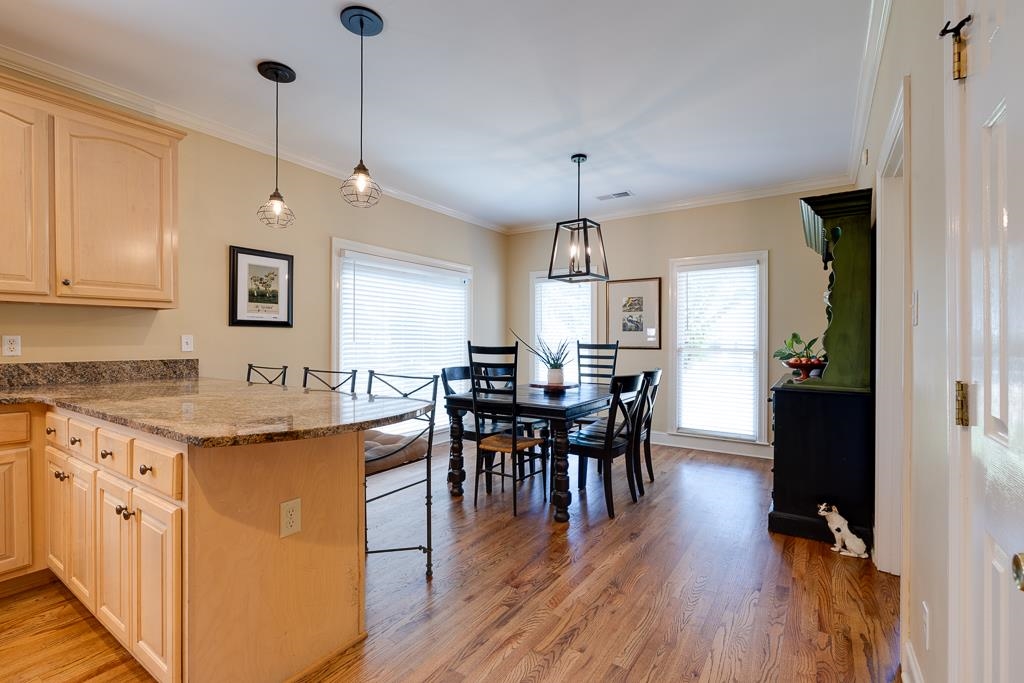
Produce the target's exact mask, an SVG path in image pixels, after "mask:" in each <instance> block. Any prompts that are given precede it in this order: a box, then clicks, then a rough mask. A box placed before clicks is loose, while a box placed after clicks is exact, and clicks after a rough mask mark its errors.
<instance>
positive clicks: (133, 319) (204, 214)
mask: <svg viewBox="0 0 1024 683" xmlns="http://www.w3.org/2000/svg"><path fill="white" fill-rule="evenodd" d="M180 164H181V166H180V172H179V183H180V184H179V201H178V205H179V209H180V212H179V221H178V223H179V227H180V252H179V256H180V258H179V262H180V267H179V282H180V284H179V307H178V308H177V309H176V310H168V311H149V310H133V309H115V308H98V307H92V306H64V305H42V304H11V303H0V332H2V333H3V334H20V335H21V338H22V350H23V355H22V356H21V357H20V358H17V359H8V358H4V359H3V360H4V361H18V362H36V361H64V360H111V359H139V358H177V357H187V356H189V355H190V354H183V353H181V351H180V350H179V348H180V340H179V335H181V334H193V335H195V341H196V352H195V354H194V355H195V356H196V357H198V358H199V360H200V372H201V374H203V375H205V376H209V377H228V378H241V377H243V376H244V372H245V364H246V363H247V362H250V361H254V362H260V363H263V364H269V365H279V364H287V365H289V366H290V367H292V368H293V369H294V370H293V372H295V375H290V376H289V384H295V383H298V382H300V381H301V378H300V376H299V374H298V373H299V372H301V370H300V369H301V367H302V366H303V365H311V366H320V367H330V362H331V348H330V346H331V333H330V321H331V282H330V277H331V257H330V238H331V237H335V236H336V237H343V238H346V239H350V240H356V241H359V242H366V243H369V244H375V245H379V246H383V247H388V248H392V249H399V250H403V251H409V252H413V253H417V254H421V255H425V256H431V257H435V258H441V259H445V260H448V261H456V262H459V263H464V264H468V265H471V266H473V272H474V280H473V309H474V310H473V334H474V337H475V338H479V339H482V340H488V341H492V342H493V341H498V340H501V339H503V338H504V329H505V311H504V294H503V292H502V288H503V283H504V281H505V273H504V268H505V261H504V250H505V246H504V245H505V241H506V239H507V238H506V237H505V236H503V235H500V234H498V233H496V232H493V231H490V230H486V229H484V228H480V227H477V226H473V225H470V224H468V223H464V222H462V221H459V220H455V219H453V218H449V217H447V216H444V215H441V214H438V213H436V212H433V211H429V210H426V209H423V208H420V207H417V206H414V205H412V204H408V203H405V202H402V201H399V200H397V199H394V198H390V197H387V196H385V197H384V199H382V200H381V202H380V204H378V205H377V206H376V207H374V208H372V209H356V208H353V207H350V206H348V205H347V204H346V203H345V202H344V200H343V199H342V198H341V196H340V195H339V193H338V185H339V181H338V180H337V179H335V178H331V177H329V176H326V175H324V174H321V173H317V172H314V171H310V170H308V169H304V168H300V167H298V166H295V165H293V164H287V163H285V164H282V167H281V190H282V192H283V193H284V195H285V197H286V199H287V202H288V205H289V206H290V207H291V208H292V209H293V210H294V211H295V213H296V221H295V224H294V225H293V226H292V227H291V228H289V229H287V230H273V229H270V228H266V227H264V226H262V225H260V224H259V223H258V222H257V220H256V209H257V208H259V206H260V205H261V204H262V203H263V202H265V201H266V199H267V195H268V194H269V193H270V191H271V190H272V189H273V186H272V183H273V178H274V176H273V158H272V157H268V156H267V155H265V154H261V153H258V152H254V151H251V150H248V149H245V148H243V147H240V146H238V145H234V144H231V143H228V142H224V141H222V140H219V139H217V138H213V137H210V136H207V135H202V134H199V133H191V134H189V136H188V137H186V138H185V140H183V141H182V143H181V147H180ZM229 245H239V246H244V247H250V248H255V249H265V250H268V251H276V252H284V253H288V254H293V255H294V257H295V314H294V319H295V326H294V327H293V328H290V329H288V328H280V329H279V328H255V327H228V324H227V308H228V293H227V281H228V246H229ZM293 376H294V377H295V379H292V377H293Z"/></svg>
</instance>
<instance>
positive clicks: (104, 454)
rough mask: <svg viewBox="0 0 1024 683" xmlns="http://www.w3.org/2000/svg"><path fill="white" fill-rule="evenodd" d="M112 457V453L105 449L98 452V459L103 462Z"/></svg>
mask: <svg viewBox="0 0 1024 683" xmlns="http://www.w3.org/2000/svg"><path fill="white" fill-rule="evenodd" d="M112 455H114V451H108V450H107V449H105V448H104V449H103V450H101V451H100V457H101V458H103V459H104V460H106V459H107V458H109V457H111V456H112Z"/></svg>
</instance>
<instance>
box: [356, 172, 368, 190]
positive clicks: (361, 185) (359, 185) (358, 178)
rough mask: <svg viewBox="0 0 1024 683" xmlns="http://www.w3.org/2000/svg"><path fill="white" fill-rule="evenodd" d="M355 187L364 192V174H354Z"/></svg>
mask: <svg viewBox="0 0 1024 683" xmlns="http://www.w3.org/2000/svg"><path fill="white" fill-rule="evenodd" d="M356 189H357V190H359V191H360V192H366V174H365V173H360V174H358V175H356Z"/></svg>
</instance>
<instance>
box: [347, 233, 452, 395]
mask: <svg viewBox="0 0 1024 683" xmlns="http://www.w3.org/2000/svg"><path fill="white" fill-rule="evenodd" d="M340 278H341V282H340V288H339V289H340V292H339V294H340V296H339V306H340V310H339V332H338V348H337V350H336V352H337V354H338V368H339V369H342V370H352V369H358V370H359V371H360V376H359V377H358V381H359V384H360V389H359V390H360V391H364V390H365V386H366V385H365V381H366V375H365V374H364V373H365V372H366V371H367V370H376V371H378V372H385V373H393V374H410V375H434V374H440V373H441V368H443V367H446V366H450V365H465V364H466V340H467V339H469V285H470V280H469V275H468V273H467V272H458V271H454V270H449V269H446V268H438V267H433V266H428V265H421V264H418V263H411V262H407V261H401V260H397V259H391V258H384V257H379V256H373V255H369V254H363V253H360V252H355V251H348V250H346V251H343V252H342V254H341V268H340ZM438 393H439V394H440V393H441V391H440V388H439V389H438Z"/></svg>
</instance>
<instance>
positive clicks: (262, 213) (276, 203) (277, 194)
mask: <svg viewBox="0 0 1024 683" xmlns="http://www.w3.org/2000/svg"><path fill="white" fill-rule="evenodd" d="M256 69H257V70H258V71H259V72H260V75H261V76H263V77H264V78H266V79H267V80H268V81H273V82H274V191H273V192H271V193H270V198H269V199H268V200H267V203H266V204H264V205H263V206H261V207H260V209H259V211H257V212H256V216H257V217H258V218H259V219H260V223H263V225H265V226H267V227H268V228H287V227H288V226H290V225H291V224H292V223H294V222H295V214H294V213H293V212H292V210H291V209H289V208H288V205H287V204H285V203H284V195H282V194H281V190H280V189H279V188H278V185H277V175H278V173H277V170H278V169H277V167H278V161H279V158H280V157H279V151H278V149H279V148H278V140H279V137H280V136H279V128H280V89H281V84H282V83H291V82H292V81H294V80H295V70H294V69H292V68H291V67H289V66H286V65H284V64H281V63H280V62H260V63H259V64H257V65H256Z"/></svg>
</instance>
